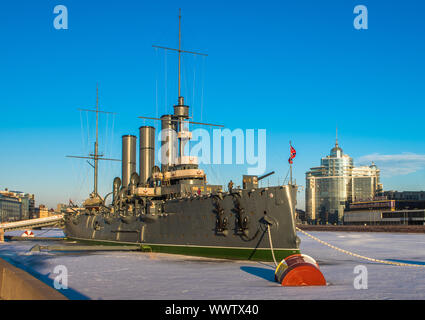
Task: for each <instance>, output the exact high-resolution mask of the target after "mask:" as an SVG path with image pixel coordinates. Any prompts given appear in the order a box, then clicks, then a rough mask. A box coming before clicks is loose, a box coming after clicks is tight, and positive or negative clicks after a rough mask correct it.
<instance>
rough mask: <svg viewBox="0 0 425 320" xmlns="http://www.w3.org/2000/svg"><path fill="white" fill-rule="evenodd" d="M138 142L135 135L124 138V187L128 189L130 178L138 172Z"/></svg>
mask: <svg viewBox="0 0 425 320" xmlns="http://www.w3.org/2000/svg"><path fill="white" fill-rule="evenodd" d="M136 140H137V137H136V136H133V135H124V136H122V186H123V187H128V184H129V183H130V177H131V175H132V174H133V172H137V171H136Z"/></svg>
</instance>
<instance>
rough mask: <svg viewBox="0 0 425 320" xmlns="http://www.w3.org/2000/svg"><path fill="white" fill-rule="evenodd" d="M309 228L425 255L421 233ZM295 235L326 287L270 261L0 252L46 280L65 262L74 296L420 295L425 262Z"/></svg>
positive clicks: (17, 245) (21, 248) (365, 245)
mask: <svg viewBox="0 0 425 320" xmlns="http://www.w3.org/2000/svg"><path fill="white" fill-rule="evenodd" d="M21 233H22V232H20V231H18V232H9V233H7V234H8V235H12V234H13V235H20V234H21ZM41 233H43V234H42V236H45V237H51V236H58V237H61V236H63V234H62V233H61V231H60V230H54V229H53V230H48V231H47V232H46V230H38V231H35V234H36V235H37V234H41ZM311 234H313V235H314V236H316V237H318V238H320V239H322V240H324V241H327V242H330V243H331V244H333V245H335V246H337V247H340V248H343V249H346V250H351V251H353V252H355V253H358V254H361V255H365V256H368V257H372V258H377V259H382V260H385V259H396V260H403V261H412V262H418V263H424V262H425V234H402V233H397V234H394V233H369V232H368V233H357V232H311ZM299 236H300V238H301V240H302V242H301V252H302V253H305V254H308V255H310V256H312V257H313V258H315V259H316V260H317V261H318V263H319V266H320V268H321V270H322V272H323V274H324V276H325V278H326V280H327V282H328V285H327V286H326V287H297V288H289V287H282V286H280V285H279V284H278V283H276V282H274V267H273V264H272V263H261V262H252V261H229V260H219V259H207V258H199V257H188V256H182V255H170V254H159V253H142V252H95V253H93V252H90V253H72V252H71V253H70V252H66V253H63V252H62V253H61V252H48V253H46V252H41V253H30V252H29V250H30V249H31V247H33V246H34V245H35V244H37V243H39V244H43V245H46V244H52V243H50V242H46V241H43V242H37V241H13V242H6V243H4V244H0V256H1V257H2V258H5V259H6V260H8V261H9V262H11V263H13V264H14V265H17V266H18V267H21V268H23V269H24V270H26V271H28V272H30V273H31V274H33V275H35V276H36V277H38V278H39V279H41V280H42V281H44V282H45V283H47V284H49V285H51V286H53V280H54V278H55V276H57V274H55V273H54V272H53V270H54V268H55V267H56V266H57V265H64V266H66V268H67V270H68V286H69V288H68V289H66V290H61V292H62V293H63V294H65V295H66V296H67V297H69V298H71V299H209V300H213V299H214V300H216V299H241V300H244V299H261V300H262V299H282V300H286V299H425V267H422V268H421V267H399V266H392V265H384V264H378V263H372V262H369V261H365V260H360V259H358V258H355V257H352V256H349V255H346V254H343V253H340V252H338V251H335V250H333V249H331V248H328V247H326V246H324V245H323V244H320V243H318V242H315V241H314V240H312V239H310V238H308V237H306V236H304V235H303V234H299ZM56 244H57V242H56ZM357 265H364V266H366V267H367V271H368V289H366V290H356V289H355V288H354V285H353V281H354V278H355V277H356V276H357V274H354V272H353V271H354V267H355V266H357Z"/></svg>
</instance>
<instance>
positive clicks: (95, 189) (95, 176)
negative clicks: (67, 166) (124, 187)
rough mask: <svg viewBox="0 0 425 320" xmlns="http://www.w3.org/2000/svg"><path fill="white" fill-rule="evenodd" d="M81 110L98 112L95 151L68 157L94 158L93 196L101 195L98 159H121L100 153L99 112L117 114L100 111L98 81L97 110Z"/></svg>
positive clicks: (97, 86) (97, 87)
mask: <svg viewBox="0 0 425 320" xmlns="http://www.w3.org/2000/svg"><path fill="white" fill-rule="evenodd" d="M78 110H80V111H89V112H95V113H96V141H95V143H94V153H91V154H89V156H88V157H81V156H66V157H67V158H80V159H91V160H94V165H93V164H91V163H90V162H89V161H87V162H88V163H89V165H91V166H92V167H93V169H94V188H93V197H99V193H98V168H99V166H98V160H110V161H120V162H121V160H119V159H107V158H103V154H99V113H100V112H101V113H108V114H115V113H114V112H106V111H100V110H99V85H98V84H97V83H96V110H89V109H78Z"/></svg>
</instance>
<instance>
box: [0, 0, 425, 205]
mask: <svg viewBox="0 0 425 320" xmlns="http://www.w3.org/2000/svg"><path fill="white" fill-rule="evenodd" d="M58 4H62V5H65V6H66V7H67V8H68V30H56V29H55V28H54V27H53V20H54V18H55V16H56V15H55V14H54V13H53V8H54V7H55V6H56V5H58ZM358 4H363V5H366V6H367V8H368V29H367V30H356V29H355V28H354V27H353V20H354V18H355V14H353V9H354V7H355V6H356V5H358ZM179 7H181V8H182V14H183V20H182V23H183V26H182V28H183V46H184V48H186V49H187V50H195V51H200V52H205V53H207V54H208V57H206V58H202V57H199V56H198V57H195V56H184V57H183V87H182V90H183V95H184V96H185V97H186V102H187V103H188V104H189V105H190V106H191V108H192V109H193V116H194V119H195V121H196V120H198V121H199V120H202V121H206V122H211V123H219V124H223V125H225V126H226V127H228V128H230V129H235V128H241V129H266V130H267V170H268V171H271V170H274V171H276V174H275V175H274V176H272V177H270V179H269V182H270V184H274V183H277V182H278V179H279V180H280V182H281V181H282V179H283V177H285V176H286V174H287V171H288V163H287V158H288V156H289V147H288V141H289V140H291V141H292V142H293V145H294V146H295V148H296V149H297V157H296V159H295V163H294V177H295V178H296V180H297V182H298V184H300V185H304V184H305V172H306V171H307V170H308V169H309V168H310V167H312V166H317V165H319V163H320V158H321V157H323V156H325V155H326V154H328V152H329V150H330V148H331V147H332V145H333V144H334V140H335V127H336V126H338V136H339V141H340V145H341V146H342V148H343V149H344V151H345V152H346V153H348V154H349V155H350V156H352V157H353V158H354V160H355V163H356V164H363V163H364V164H367V163H369V162H370V161H373V160H375V162H376V163H377V164H378V166H379V167H381V169H382V182H383V184H384V188H385V189H387V190H389V189H393V190H394V189H396V190H424V189H425V139H424V138H425V133H424V130H423V123H424V118H425V111H424V106H425V59H424V58H425V38H424V35H425V19H424V12H425V10H424V9H425V3H424V2H423V1H411V0H407V1H403V2H402V3H401V2H399V1H394V0H388V1H348V0H344V1H341V0H335V1H313V0H311V1H269V0H265V1H261V2H259V1H222V0H218V1H217V0H214V1H193V0H192V1H189V0H188V1H130V0H122V1H76V0H74V1H69V0H67V1H62V0H60V1H59V0H56V1H29V0H25V1H19V2H15V1H2V2H1V4H0V37H1V41H0V109H1V125H0V150H1V157H0V188H2V189H3V188H6V187H7V188H9V189H12V190H21V191H25V192H30V193H35V194H36V202H37V204H40V203H44V204H47V205H49V206H51V207H53V206H55V205H56V203H58V202H67V201H68V199H70V198H71V199H73V200H74V201H76V202H79V201H81V200H82V199H84V197H85V196H86V195H87V194H88V192H89V191H91V188H92V187H91V186H92V171H91V169H90V166H89V165H88V164H87V163H85V162H84V160H78V159H67V158H65V155H69V154H72V155H83V154H87V153H89V152H90V150H91V148H92V145H93V135H94V131H93V126H94V118H93V116H92V115H88V114H87V113H84V112H80V111H78V110H77V109H78V108H87V107H93V106H94V105H95V101H96V83H99V86H100V105H101V108H102V109H103V110H107V111H114V112H116V115H115V116H112V115H111V116H104V117H102V118H101V125H100V133H101V143H100V149H101V151H102V152H103V153H104V154H105V155H106V156H108V157H114V158H120V153H121V149H120V139H121V135H123V134H137V131H138V127H139V126H141V125H144V124H155V123H152V122H149V121H144V120H140V119H138V118H137V116H141V115H146V116H157V115H161V114H163V113H165V112H171V111H172V105H173V104H174V103H175V102H176V98H177V77H176V63H177V58H176V55H175V54H173V53H171V52H168V53H164V52H163V51H161V50H156V49H154V48H152V45H153V44H157V45H163V46H172V47H176V46H177V45H178V37H177V35H178V19H177V15H178V8H179ZM88 135H89V138H88ZM204 169H206V172H207V174H208V175H209V179H208V180H209V182H210V183H219V184H227V181H229V180H230V179H232V180H233V181H240V180H241V179H240V177H241V175H242V174H244V173H246V166H226V165H224V166H214V167H212V168H204ZM100 174H101V177H100V191H101V193H102V194H106V193H107V192H109V190H110V188H111V184H112V179H113V177H115V176H119V175H120V166H119V164H117V163H110V162H105V163H101V169H100ZM299 207H301V208H303V207H304V193H300V194H299Z"/></svg>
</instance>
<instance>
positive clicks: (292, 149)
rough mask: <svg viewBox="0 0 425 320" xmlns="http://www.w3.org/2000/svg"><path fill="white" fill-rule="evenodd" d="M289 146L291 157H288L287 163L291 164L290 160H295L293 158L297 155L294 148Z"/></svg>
mask: <svg viewBox="0 0 425 320" xmlns="http://www.w3.org/2000/svg"><path fill="white" fill-rule="evenodd" d="M289 146H290V147H291V149H290V152H291V155H290V156H289V159H288V162H289V163H290V164H293V161H292V159H294V158H295V156H296V155H297V152H296V151H295V149H294V147H293V146H292V145H291V144H289Z"/></svg>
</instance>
